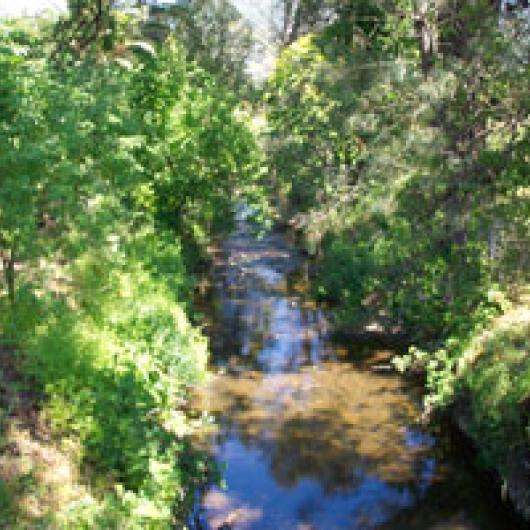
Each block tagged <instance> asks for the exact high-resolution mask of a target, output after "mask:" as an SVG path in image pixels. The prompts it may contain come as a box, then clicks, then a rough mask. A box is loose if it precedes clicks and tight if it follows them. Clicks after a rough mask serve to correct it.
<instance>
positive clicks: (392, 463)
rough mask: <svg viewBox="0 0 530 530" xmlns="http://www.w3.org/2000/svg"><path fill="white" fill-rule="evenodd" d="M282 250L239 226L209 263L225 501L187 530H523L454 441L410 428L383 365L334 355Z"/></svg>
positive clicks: (298, 263) (375, 355) (408, 394)
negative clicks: (190, 529)
mask: <svg viewBox="0 0 530 530" xmlns="http://www.w3.org/2000/svg"><path fill="white" fill-rule="evenodd" d="M305 266H306V263H305V262H304V259H303V258H301V257H300V256H299V255H297V253H296V251H295V250H294V249H293V247H291V246H290V245H289V244H288V242H287V241H286V239H285V238H284V237H283V236H282V235H279V234H270V235H268V236H267V237H265V238H263V239H261V240H260V241H257V240H256V239H254V238H253V236H252V235H251V234H250V233H249V231H248V230H247V228H246V226H245V225H244V224H243V223H242V224H241V225H240V226H239V228H238V230H237V231H236V232H235V233H234V234H233V235H232V236H231V237H230V238H228V239H227V240H226V241H225V243H224V246H223V248H222V249H220V250H219V251H218V253H217V255H216V263H215V270H214V273H213V275H212V288H211V289H210V290H209V291H208V294H207V295H205V297H204V300H203V305H204V307H203V310H204V312H205V313H206V315H207V316H208V318H209V325H208V333H209V335H210V339H211V344H212V349H213V359H212V369H213V371H214V372H216V374H217V375H215V376H214V377H213V378H212V381H211V382H210V384H209V385H208V388H207V389H206V390H205V392H204V395H203V396H202V397H201V399H202V400H204V402H205V404H206V407H207V408H208V410H209V411H210V412H211V413H212V414H213V415H215V416H216V418H217V419H218V428H217V430H216V431H215V432H212V433H210V434H208V435H205V437H204V440H202V443H203V444H205V445H206V446H207V447H208V448H209V449H210V450H211V451H212V452H213V454H214V455H215V458H216V460H217V461H218V463H219V464H220V465H221V466H222V468H223V469H224V471H223V478H224V482H225V485H224V487H223V488H220V487H217V486H211V487H210V488H209V489H208V490H207V491H206V492H205V493H204V495H201V498H200V499H198V501H197V506H196V510H195V513H194V514H193V516H192V520H191V521H190V524H191V526H192V527H193V528H196V529H201V530H202V529H221V528H222V529H223V530H226V529H234V530H236V529H237V530H244V529H255V530H258V529H259V530H317V529H318V530H335V529H351V530H369V529H380V530H383V529H392V530H416V529H417V530H472V529H473V530H478V529H480V530H511V529H517V528H520V527H519V526H518V525H517V523H516V522H515V521H513V520H511V519H510V516H509V512H508V510H506V509H505V508H504V507H503V506H501V504H500V502H499V501H498V500H497V496H496V492H495V491H494V489H493V488H492V487H488V486H487V485H486V484H485V478H484V476H483V475H479V474H478V473H477V472H476V471H474V470H473V468H472V467H471V466H470V460H471V457H470V455H467V454H465V453H463V452H462V451H461V450H455V445H456V446H457V445H458V444H455V443H454V441H451V440H448V439H447V436H444V437H443V438H441V437H440V438H439V437H437V436H436V435H433V434H432V433H429V432H426V431H425V430H423V429H422V427H421V426H420V425H419V424H418V421H417V419H418V416H419V407H418V398H417V396H415V392H414V391H413V390H412V389H410V388H407V385H406V383H405V382H404V381H403V380H402V379H401V378H400V377H398V376H396V375H395V374H393V373H391V372H389V371H388V370H386V363H387V362H388V358H389V355H391V352H388V351H381V350H376V349H373V348H372V349H368V350H367V348H366V347H365V346H363V345H360V344H358V345H356V344H350V345H348V347H344V346H339V345H337V344H334V343H333V342H332V340H331V339H330V337H329V330H328V324H327V322H326V314H325V311H323V310H322V309H320V308H319V307H318V306H317V305H316V304H315V303H314V301H313V300H312V299H311V298H310V296H309V295H308V286H307V281H306V279H305V278H304V274H303V271H304V268H305Z"/></svg>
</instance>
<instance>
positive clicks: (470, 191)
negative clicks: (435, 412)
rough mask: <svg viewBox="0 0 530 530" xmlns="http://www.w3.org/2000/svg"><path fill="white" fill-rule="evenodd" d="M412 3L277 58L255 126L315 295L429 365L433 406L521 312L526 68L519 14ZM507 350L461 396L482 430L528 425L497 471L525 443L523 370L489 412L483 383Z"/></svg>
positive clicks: (529, 139)
mask: <svg viewBox="0 0 530 530" xmlns="http://www.w3.org/2000/svg"><path fill="white" fill-rule="evenodd" d="M307 4H309V3H307ZM345 4H351V9H350V10H347V9H346V8H345ZM369 4H370V5H369ZM384 4H385V5H384ZM420 4H421V2H417V3H411V2H386V3H384V2H377V1H373V2H359V3H356V2H350V3H348V2H346V3H344V2H342V3H340V6H341V7H340V9H338V10H336V16H335V17H332V18H331V22H330V23H329V24H327V25H324V27H322V24H321V26H320V27H321V29H320V30H319V31H314V32H312V33H308V34H306V35H304V36H302V37H299V38H298V39H297V40H295V41H294V42H293V44H291V45H290V46H288V47H286V48H285V49H284V50H283V52H282V54H281V56H280V58H279V61H278V64H277V66H276V69H275V72H274V74H273V76H272V79H271V80H270V83H269V87H268V91H269V95H268V118H269V126H270V142H269V150H270V155H271V165H272V166H273V168H274V170H275V174H274V178H275V181H274V183H273V185H274V187H275V189H276V190H277V191H278V193H279V194H280V195H281V197H282V198H283V207H284V213H285V214H287V215H288V216H289V217H290V218H291V219H292V221H293V222H294V224H295V226H297V227H298V228H299V229H300V230H301V231H302V233H303V234H304V235H305V238H306V241H307V245H308V248H309V250H310V251H311V252H314V253H316V254H317V255H318V257H319V261H318V263H319V270H320V272H319V276H318V293H319V295H320V296H322V297H323V298H325V299H327V300H328V301H330V302H332V303H333V304H334V306H335V309H336V316H337V324H338V325H339V326H341V327H344V328H346V329H348V330H352V329H354V330H360V329H363V328H364V327H365V326H367V325H370V324H373V323H377V324H379V325H380V327H382V328H383V329H384V330H386V331H387V332H392V331H396V330H400V331H401V332H404V333H405V334H406V335H407V336H408V338H409V341H410V342H411V343H412V344H414V347H413V348H412V349H411V352H410V354H409V355H406V356H405V357H403V358H402V359H400V360H399V361H397V363H398V364H399V366H400V367H407V366H410V365H414V366H416V367H418V366H420V367H421V368H422V369H423V370H425V371H426V377H427V385H428V388H429V391H430V393H429V396H428V398H427V403H428V406H429V408H431V407H432V406H436V405H442V404H448V403H450V402H452V401H453V400H454V398H455V396H463V395H464V392H461V393H456V394H455V388H457V387H458V382H459V380H460V379H461V378H462V377H463V375H462V373H461V372H460V371H459V370H458V366H459V363H460V362H461V360H462V358H463V357H464V356H465V352H466V351H467V348H468V345H469V343H470V341H472V340H473V337H474V336H475V335H479V334H480V333H481V330H482V329H484V327H485V326H487V325H488V323H489V322H491V319H492V318H493V317H494V316H495V315H497V314H499V313H503V312H504V311H505V310H506V309H507V308H508V307H509V306H510V304H524V303H527V299H525V297H524V294H523V293H524V288H525V285H526V284H527V283H528V281H529V279H530V274H529V273H530V267H529V262H528V243H529V228H530V226H529V223H528V219H529V218H530V201H529V200H528V193H529V188H528V183H529V171H528V167H529V153H530V136H529V134H528V131H529V115H530V100H529V98H528V94H529V88H530V86H529V82H530V70H529V63H528V61H527V57H528V42H527V41H525V40H524V39H522V35H523V34H524V32H525V31H527V29H526V28H527V26H526V25H525V23H524V22H523V23H521V21H520V20H519V19H518V18H517V16H516V15H511V16H510V17H508V18H504V19H502V20H501V21H499V15H498V12H497V11H496V9H495V8H494V7H492V6H491V3H490V2H474V3H466V2H462V3H449V2H446V3H443V2H438V3H436V2H431V3H423V4H424V5H423V8H422V9H423V10H422V9H418V5H420ZM361 6H362V7H363V9H364V10H365V11H363V12H358V13H356V12H355V11H356V9H359V8H360V7H361ZM370 6H371V7H370ZM366 9H368V11H369V12H370V16H366V12H368V11H366ZM345 17H346V18H345ZM303 27H304V25H303V24H302V23H301V24H300V28H303ZM306 27H308V28H309V29H310V28H311V27H318V25H314V24H313V23H312V22H311V19H308V24H307V26H306ZM345 27H347V28H348V33H347V34H345V33H344V28H345ZM527 332H528V330H527V328H525V329H524V330H523V329H521V330H520V332H517V333H516V335H517V334H520V335H521V336H527V335H525V334H527ZM525 340H526V339H525ZM508 342H509V341H508ZM513 344H514V345H515V344H518V345H517V346H514V347H515V349H516V350H517V351H518V353H513V355H512V353H510V351H512V350H513V348H512V347H511V346H509V345H508V344H506V345H505V348H506V352H505V354H504V353H499V356H500V357H499V359H501V360H497V359H498V358H497V357H494V359H495V360H491V359H490V360H489V361H486V360H485V361H484V364H483V365H480V366H483V367H486V366H488V368H485V370H486V372H485V373H484V375H479V372H478V369H477V376H476V377H475V378H474V377H473V375H470V376H469V385H470V386H469V392H467V393H465V395H466V396H467V398H468V399H470V400H471V401H472V402H473V404H474V405H473V407H474V410H475V412H476V415H475V416H474V420H473V422H474V423H473V425H474V429H475V430H476V432H477V433H478V436H481V433H482V432H483V431H487V430H488V429H490V430H491V429H493V430H496V432H498V433H499V432H500V431H502V429H503V428H504V427H503V426H505V425H506V424H507V423H506V422H508V423H509V422H510V421H512V420H510V419H509V418H510V417H512V418H513V417H514V416H517V417H518V418H519V419H518V420H517V421H518V422H519V423H518V424H520V425H523V427H522V428H519V429H518V430H517V432H518V434H517V436H516V437H515V438H514V439H512V441H511V442H510V443H509V442H508V440H507V438H506V437H504V436H500V437H499V436H497V435H493V436H492V437H490V438H489V440H490V441H488V442H485V444H484V453H487V454H488V455H490V456H491V455H496V456H495V457H494V458H492V459H490V461H491V460H493V462H494V463H495V462H497V463H498V462H500V461H501V459H500V458H499V454H500V453H502V451H505V453H508V446H510V447H512V446H517V445H518V446H521V445H525V444H527V443H528V435H527V432H525V428H526V429H527V428H528V417H527V416H525V414H526V413H525V412H524V411H523V410H522V409H521V406H520V403H523V402H524V401H525V399H527V397H528V384H527V382H528V378H527V374H525V373H524V374H518V375H517V376H516V379H517V380H518V382H517V384H516V383H515V382H513V384H514V388H513V389H512V391H511V393H510V395H509V396H508V395H506V401H505V403H506V405H505V406H504V405H503V406H502V407H500V408H493V409H492V411H491V415H489V413H488V412H487V410H486V409H487V408H488V405H487V403H488V400H486V399H485V398H484V395H483V392H487V390H486V389H485V386H484V385H485V380H486V379H487V378H488V377H497V376H498V377H501V378H502V377H504V376H502V374H503V373H504V372H509V371H510V370H513V367H512V368H506V366H508V365H512V364H513V366H515V364H514V363H512V361H511V360H509V357H510V356H512V357H513V358H519V361H520V362H521V363H523V364H524V362H526V361H524V362H523V359H526V358H528V349H527V346H525V344H526V343H525V342H524V341H523V342H520V343H519V342H518V341H517V340H515V339H514V342H513ZM504 355H506V360H503V359H505V357H504ZM503 363H506V365H504V364H503ZM521 366H522V365H521ZM486 373H487V375H486ZM481 374H482V372H481ZM481 377H482V378H483V379H481ZM510 377H512V376H506V378H505V379H504V380H505V383H503V385H504V384H505V385H506V386H509V385H510V384H511V383H509V382H508V381H510ZM514 377H515V376H514ZM486 386H487V385H486ZM482 387H483V388H482ZM481 388H482V390H481ZM499 393H500V394H502V393H503V391H502V390H499ZM499 399H504V398H499ZM492 415H493V416H495V417H496V418H497V419H496V420H495V425H492V424H491V422H492V417H493V416H492ZM525 418H526V419H525ZM510 432H512V431H510ZM490 443H491V446H489V445H488V444H490ZM493 446H494V447H495V449H494V450H493V449H492V447H493Z"/></svg>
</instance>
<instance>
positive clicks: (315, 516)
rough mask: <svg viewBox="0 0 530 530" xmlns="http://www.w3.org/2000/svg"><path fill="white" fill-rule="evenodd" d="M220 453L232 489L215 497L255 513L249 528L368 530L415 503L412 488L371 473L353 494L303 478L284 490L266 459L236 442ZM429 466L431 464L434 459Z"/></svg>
mask: <svg viewBox="0 0 530 530" xmlns="http://www.w3.org/2000/svg"><path fill="white" fill-rule="evenodd" d="M217 454H218V456H219V458H220V460H221V461H225V462H228V463H229V465H228V468H227V471H226V473H225V479H226V483H227V489H226V491H224V492H223V491H221V490H215V494H214V495H217V494H219V493H220V494H221V495H222V496H224V497H225V498H226V499H227V504H228V505H229V506H232V507H236V506H244V507H246V508H247V509H250V511H251V512H252V513H253V514H254V517H253V519H254V520H253V521H249V522H248V523H247V524H246V525H244V527H245V528H247V527H248V528H254V527H255V528H260V529H271V530H280V529H284V528H297V525H300V524H303V523H305V524H307V525H308V528H322V529H326V530H334V529H345V528H350V529H354V528H355V529H357V528H358V529H369V528H374V527H375V525H377V524H380V523H382V522H384V521H385V520H386V519H388V518H389V517H391V516H392V515H393V514H394V513H395V512H396V511H397V510H399V509H401V508H404V507H408V506H411V505H412V504H413V503H414V501H415V492H413V491H412V490H411V489H410V488H409V487H407V486H393V485H389V484H387V483H385V482H384V481H382V480H380V479H379V478H377V477H373V476H368V475H367V476H363V477H362V480H361V481H360V483H359V485H358V486H356V488H355V489H354V490H353V491H350V492H346V493H338V494H336V495H332V496H330V495H328V494H326V492H325V491H323V489H322V487H321V485H320V484H319V482H318V481H317V480H311V479H302V480H299V481H298V482H297V483H296V485H295V486H293V487H291V488H288V489H287V488H284V487H281V486H279V485H278V484H277V482H276V481H275V480H273V479H272V478H271V475H270V472H269V464H268V462H267V461H266V460H265V459H264V458H263V455H262V454H260V452H259V451H257V450H255V449H253V448H248V447H245V446H244V445H242V444H241V443H240V442H239V441H238V440H237V439H236V438H232V439H230V440H229V441H227V442H226V443H225V444H223V445H222V446H221V447H220V448H218V453H217ZM425 465H426V466H427V467H428V466H429V465H430V464H429V460H426V462H425ZM354 482H356V481H354ZM222 509H224V510H225V509H226V505H224V506H222ZM212 511H213V513H210V514H209V515H210V517H213V518H215V515H216V514H215V508H213V510H212Z"/></svg>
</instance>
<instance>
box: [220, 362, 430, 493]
mask: <svg viewBox="0 0 530 530" xmlns="http://www.w3.org/2000/svg"><path fill="white" fill-rule="evenodd" d="M211 390H212V399H211V404H210V408H211V410H212V412H214V413H217V414H220V415H222V417H223V418H225V419H226V422H227V423H226V424H225V425H224V428H222V430H221V432H220V433H219V436H220V439H219V440H218V442H221V443H222V439H223V437H225V436H230V433H232V434H233V433H234V432H235V433H237V436H238V437H239V438H240V440H241V441H242V443H244V444H245V445H247V446H249V447H255V448H258V449H259V450H260V451H261V452H262V454H263V455H264V456H266V458H267V460H268V462H269V465H270V470H271V473H272V475H273V476H274V478H275V480H276V481H278V482H279V483H280V484H282V485H284V486H287V487H290V486H294V485H295V484H296V483H297V482H298V481H299V480H300V479H302V478H312V479H315V480H317V481H319V482H320V483H321V484H322V486H323V487H324V488H325V489H326V491H328V492H333V491H337V490H341V489H351V488H354V487H355V486H356V485H358V484H359V483H360V482H361V481H362V480H363V478H364V477H366V476H367V475H371V476H377V477H379V478H381V479H382V480H385V481H386V482H389V483H395V484H404V483H407V484H411V485H412V484H414V482H415V481H416V479H417V477H418V476H419V475H420V471H419V468H420V467H421V465H422V462H423V460H424V456H425V451H426V449H427V447H426V446H425V444H424V445H421V444H419V445H417V446H414V445H413V444H410V442H409V443H407V440H406V437H405V432H404V428H403V425H405V424H407V423H409V424H410V423H411V422H412V421H413V419H414V417H415V415H416V413H417V411H416V409H415V407H414V405H413V404H412V403H411V402H410V400H409V399H408V398H407V397H406V395H405V393H404V392H403V386H402V384H401V383H400V382H399V381H398V380H396V379H395V378H386V377H381V376H377V375H374V374H372V373H370V372H364V373H363V372H356V371H355V370H353V369H351V368H350V367H348V366H346V365H341V364H339V363H328V364H326V365H324V366H322V367H318V368H307V369H303V370H301V371H300V372H299V373H294V374H279V375H266V376H264V375H262V374H259V373H250V374H247V375H245V376H240V377H234V376H222V377H219V378H218V379H217V380H216V381H215V382H214V383H213V385H212V389H211Z"/></svg>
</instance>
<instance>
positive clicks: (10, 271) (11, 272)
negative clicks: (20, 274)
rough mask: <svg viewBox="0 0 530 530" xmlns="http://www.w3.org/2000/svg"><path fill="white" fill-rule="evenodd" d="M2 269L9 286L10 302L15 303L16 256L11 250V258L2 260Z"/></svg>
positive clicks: (6, 257) (5, 257) (7, 257)
mask: <svg viewBox="0 0 530 530" xmlns="http://www.w3.org/2000/svg"><path fill="white" fill-rule="evenodd" d="M2 267H3V269H4V277H5V280H6V285H7V295H8V297H9V301H10V302H11V303H12V304H14V303H15V254H14V252H13V250H11V252H10V254H9V256H7V255H6V256H4V257H3V258H2Z"/></svg>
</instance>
